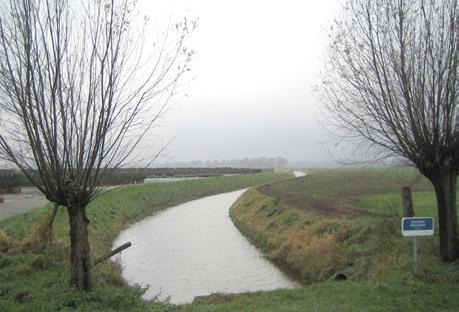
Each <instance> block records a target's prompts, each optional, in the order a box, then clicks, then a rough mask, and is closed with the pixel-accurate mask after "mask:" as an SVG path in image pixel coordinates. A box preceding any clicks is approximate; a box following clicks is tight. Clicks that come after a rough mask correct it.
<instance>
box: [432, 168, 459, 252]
mask: <svg viewBox="0 0 459 312" xmlns="http://www.w3.org/2000/svg"><path fill="white" fill-rule="evenodd" d="M456 181H457V173H456V172H455V171H454V170H451V171H447V172H445V173H443V174H442V175H441V176H440V177H439V178H438V179H435V180H433V181H432V183H433V185H434V188H435V194H436V196H437V207H438V222H439V225H440V229H439V230H440V254H441V257H442V258H443V260H445V261H454V260H455V259H457V258H458V256H459V254H458V240H457V210H456Z"/></svg>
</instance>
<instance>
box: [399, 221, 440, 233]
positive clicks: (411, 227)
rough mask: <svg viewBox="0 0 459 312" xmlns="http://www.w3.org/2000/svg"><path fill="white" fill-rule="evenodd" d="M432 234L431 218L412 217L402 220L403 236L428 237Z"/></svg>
mask: <svg viewBox="0 0 459 312" xmlns="http://www.w3.org/2000/svg"><path fill="white" fill-rule="evenodd" d="M433 233H434V219H433V218H432V217H412V218H403V219H402V235H403V236H430V235H433Z"/></svg>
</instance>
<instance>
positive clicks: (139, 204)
mask: <svg viewBox="0 0 459 312" xmlns="http://www.w3.org/2000/svg"><path fill="white" fill-rule="evenodd" d="M288 177H289V175H288V174H281V175H273V174H272V173H267V172H265V173H263V174H260V175H251V176H239V177H237V176H236V177H219V178H209V179H203V180H194V181H184V182H178V183H172V184H149V185H148V184H147V185H132V186H128V187H125V188H122V189H119V190H116V191H114V192H110V193H107V194H106V195H104V196H102V197H100V198H98V199H97V200H96V201H95V202H94V203H93V204H92V205H91V207H90V209H89V216H90V219H91V224H90V235H91V247H92V253H93V256H98V255H100V254H102V253H104V252H105V251H107V250H108V249H109V248H110V247H111V242H112V240H113V239H114V238H115V236H116V235H117V234H118V233H119V231H120V230H121V229H122V228H124V227H125V226H126V225H127V224H129V223H132V222H134V221H136V220H139V219H141V218H143V217H144V216H146V215H150V214H152V213H153V212H154V211H157V210H159V209H163V208H166V207H168V206H171V205H175V204H178V203H180V202H183V201H186V200H190V199H194V198H197V197H202V196H205V195H210V194H215V193H219V192H225V191H230V190H234V189H238V188H243V187H246V186H248V185H254V184H259V183H264V182H268V181H273V180H278V182H275V183H270V184H265V185H262V186H259V187H257V188H255V189H251V190H249V191H248V192H247V193H246V195H244V196H243V197H242V198H240V200H239V201H238V202H237V203H236V204H235V205H234V206H233V208H232V209H231V216H232V218H233V221H234V222H235V223H236V224H237V226H238V227H239V229H240V230H241V231H242V232H243V233H244V234H245V235H246V236H247V237H248V238H250V239H251V240H252V241H253V242H254V243H255V244H256V245H258V246H259V247H260V248H261V249H262V250H263V251H264V252H265V254H266V255H267V256H268V257H270V258H272V259H273V260H274V261H277V262H280V263H283V264H286V265H288V266H289V267H290V268H291V270H292V271H295V272H296V273H297V274H298V275H299V276H301V278H302V279H303V281H304V283H305V286H304V287H302V288H300V289H296V290H278V291H272V292H258V293H249V294H237V295H223V294H215V295H213V296H209V297H207V298H202V299H200V300H198V301H197V302H194V303H193V304H189V305H182V306H172V305H168V304H164V303H157V302H155V301H149V302H145V301H143V300H141V299H140V296H141V294H142V289H140V288H135V287H127V285H126V284H125V282H124V281H123V280H122V278H121V276H120V270H119V268H118V267H117V266H116V265H113V264H111V263H109V262H106V263H103V264H102V265H100V266H97V267H96V268H95V270H94V282H95V289H94V291H93V292H92V293H89V294H86V293H82V292H80V291H77V290H70V289H69V288H68V287H67V283H68V260H67V258H68V243H67V232H68V227H67V225H66V224H67V220H66V217H67V216H66V213H65V211H61V212H60V213H59V216H58V221H57V224H56V233H55V238H56V243H55V244H53V245H48V246H47V245H45V244H43V243H41V240H40V237H41V236H42V235H43V225H44V224H45V222H46V220H47V216H48V213H49V207H47V208H43V209H37V210H34V211H33V212H31V213H27V214H23V215H18V216H16V217H14V218H10V219H8V220H4V221H1V222H0V229H1V230H0V248H1V249H3V250H5V249H8V252H3V253H1V254H0V311H75V310H77V311H459V263H453V264H443V263H441V261H439V259H438V243H437V237H425V238H422V240H421V269H422V274H421V275H420V276H414V275H413V274H412V273H411V240H410V239H409V238H402V237H401V234H400V212H401V207H400V206H401V204H400V199H399V198H400V195H399V189H400V187H401V186H403V185H412V186H413V197H414V206H415V211H416V214H417V215H419V216H420V215H424V216H434V217H435V216H436V211H435V198H434V196H433V192H432V189H431V186H430V185H429V183H428V182H427V181H425V180H423V179H419V176H418V174H417V173H416V172H415V171H413V170H411V169H393V170H389V171H388V170H385V169H353V170H322V171H320V172H315V173H311V174H310V175H308V176H306V177H304V178H298V179H288V180H282V181H281V180H280V179H285V178H288ZM290 177H291V176H290ZM336 272H344V273H346V274H347V275H348V276H349V280H347V281H340V282H334V281H330V278H331V277H332V276H333V274H334V273H336Z"/></svg>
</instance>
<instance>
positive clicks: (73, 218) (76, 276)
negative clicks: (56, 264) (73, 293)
mask: <svg viewBox="0 0 459 312" xmlns="http://www.w3.org/2000/svg"><path fill="white" fill-rule="evenodd" d="M68 212H69V221H70V248H71V255H70V287H74V288H79V289H81V290H85V291H90V290H91V286H92V285H91V262H90V256H89V240H88V224H89V220H88V218H87V216H86V206H81V205H74V206H72V207H68Z"/></svg>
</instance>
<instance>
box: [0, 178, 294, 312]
mask: <svg viewBox="0 0 459 312" xmlns="http://www.w3.org/2000/svg"><path fill="white" fill-rule="evenodd" d="M289 176H290V174H289V173H282V174H274V173H272V172H263V173H260V174H255V175H241V176H230V177H215V178H208V179H201V180H193V181H182V182H174V183H164V184H163V183H154V184H153V183H152V184H143V185H129V186H125V187H122V188H120V189H117V190H115V191H110V192H107V193H105V194H103V195H101V196H100V197H99V198H97V199H96V200H95V201H93V203H91V205H90V206H89V207H88V215H89V219H90V221H91V223H90V225H89V233H90V243H91V251H92V254H93V258H95V257H98V256H100V255H102V254H104V253H105V252H107V251H108V250H109V249H110V247H111V243H112V241H113V239H114V238H115V237H116V235H117V234H118V233H119V232H120V231H121V230H122V229H123V228H124V227H126V226H127V225H128V224H130V223H132V222H135V221H137V220H140V219H142V218H143V217H145V216H147V215H151V214H152V213H154V212H155V211H158V210H160V209H164V208H166V207H169V206H173V205H176V204H178V203H181V202H184V201H188V200H192V199H196V198H199V197H203V196H207V195H212V194H217V193H222V192H228V191H232V190H236V189H241V188H245V187H248V186H251V185H255V184H260V183H265V182H268V181H273V180H279V179H284V178H286V177H289ZM49 212H50V207H49V206H48V207H43V208H40V209H36V210H33V211H31V212H29V213H25V214H21V215H17V216H14V217H12V218H9V219H7V220H3V221H0V250H1V253H0V311H62V310H75V309H76V310H81V311H111V310H112V311H146V310H153V311H155V310H158V311H161V310H168V309H171V308H172V307H169V306H167V305H163V304H156V303H155V302H144V301H143V300H141V297H140V296H141V294H142V289H140V288H135V287H127V286H126V284H125V282H124V281H123V280H122V278H121V276H120V272H119V268H118V267H117V266H116V265H113V264H111V263H109V262H105V263H103V264H101V265H98V266H96V267H94V270H93V274H94V291H93V292H91V293H88V294H86V293H83V292H80V291H77V290H71V289H69V288H68V266H69V264H68V254H69V247H68V221H67V213H66V211H65V210H64V209H61V210H60V211H59V213H58V216H57V219H56V223H55V242H54V243H53V244H51V245H47V244H45V243H43V241H44V237H43V236H44V235H45V231H44V230H45V227H46V222H47V220H48V214H49Z"/></svg>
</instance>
